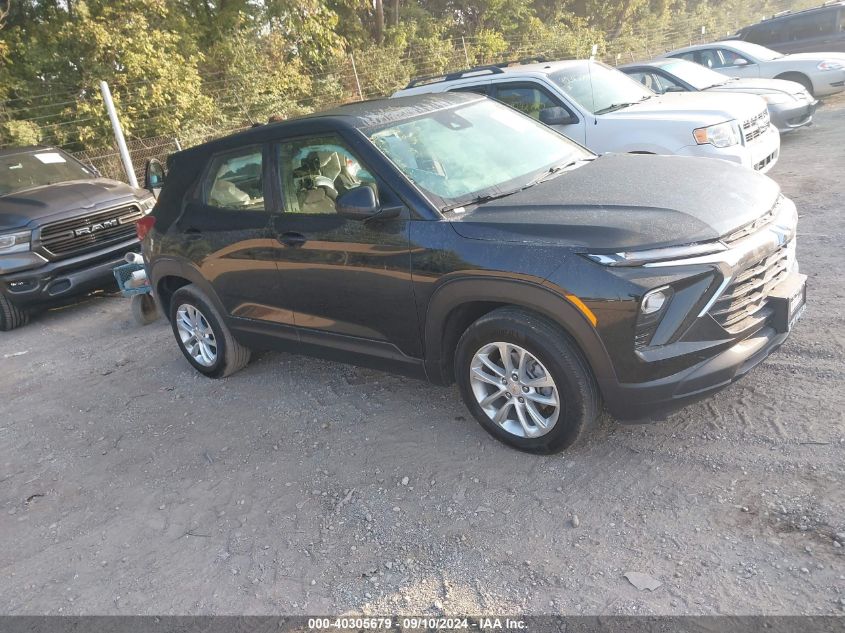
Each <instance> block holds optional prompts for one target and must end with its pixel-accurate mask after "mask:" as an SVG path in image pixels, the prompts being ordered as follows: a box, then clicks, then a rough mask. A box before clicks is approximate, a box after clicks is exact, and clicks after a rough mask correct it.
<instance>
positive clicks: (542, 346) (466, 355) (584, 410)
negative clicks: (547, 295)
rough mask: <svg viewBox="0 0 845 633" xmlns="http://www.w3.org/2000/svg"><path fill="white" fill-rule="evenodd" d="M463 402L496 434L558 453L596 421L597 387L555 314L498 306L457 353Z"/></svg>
mask: <svg viewBox="0 0 845 633" xmlns="http://www.w3.org/2000/svg"><path fill="white" fill-rule="evenodd" d="M455 375H456V376H457V381H458V385H459V387H460V389H461V395H462V396H463V399H464V402H465V403H466V405H467V407H468V408H469V410H470V412H472V414H473V416H475V418H476V419H477V420H478V422H479V423H480V424H481V426H482V427H484V429H485V430H486V431H487V432H488V433H490V434H491V435H492V436H493V437H495V438H497V439H499V440H501V441H502V442H504V443H506V444H509V445H510V446H513V447H514V448H517V449H519V450H522V451H527V452H531V453H554V452H557V451H561V450H563V449H565V448H567V447H569V446H571V445H572V444H574V443H575V442H576V441H577V440H578V439H579V438H580V437H581V436H582V435H583V434H584V432H585V431H586V430H587V429H588V428H589V427H590V426H591V425H592V424H593V422H594V420H595V418H596V415H597V412H598V408H599V403H598V391H597V389H596V386H595V382H594V379H593V377H592V374H591V373H590V371H589V369H588V367H587V365H586V362H585V361H584V360H583V358H582V357H581V354H580V352H579V351H578V349H577V347H576V346H575V345H574V343H572V342H571V340H570V339H569V338H568V336H567V335H566V333H565V332H563V331H562V330H561V329H560V328H559V327H558V326H557V325H555V324H554V323H552V322H551V321H549V320H547V319H545V318H543V317H541V316H538V315H535V314H533V313H531V312H528V311H525V310H522V309H519V308H499V309H497V310H494V311H493V312H491V313H489V314H487V315H485V316H483V317H482V318H480V319H479V320H478V321H476V322H475V323H473V324H472V325H471V326H470V327H469V328H468V329H467V331H466V332H464V334H463V336H462V337H461V340H460V341H459V343H458V348H457V350H456V355H455Z"/></svg>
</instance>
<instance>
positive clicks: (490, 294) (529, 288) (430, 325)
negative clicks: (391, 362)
mask: <svg viewBox="0 0 845 633" xmlns="http://www.w3.org/2000/svg"><path fill="white" fill-rule="evenodd" d="M473 302H492V303H501V304H507V305H514V306H519V307H524V308H526V309H528V310H531V311H532V312H536V313H538V314H542V315H543V316H545V317H547V318H548V319H550V320H552V321H553V322H554V323H556V324H557V325H559V326H560V327H561V328H563V330H564V331H565V332H566V333H567V334H568V335H569V336H570V337H571V338H572V339H573V341H574V342H575V344H576V345H577V346H578V348H579V349H580V351H581V353H582V354H583V355H584V358H585V359H586V361H587V362H588V364H589V365H590V367H591V368H592V370H593V374H594V376H595V377H596V380H597V381H598V383H599V386H600V387H602V388H603V387H604V385H612V384H613V382H614V381H616V375H615V372H614V371H613V366H612V365H611V362H610V357H609V355H608V354H607V351H606V350H605V348H604V344H603V343H602V342H601V339H600V338H599V336H598V333H597V332H596V330H595V329H594V328H593V327H592V325H591V324H590V323H589V321H588V320H587V318H586V317H585V316H584V315H583V314H582V313H581V312H580V311H579V310H578V309H577V308H576V307H575V306H574V305H573V304H572V303H570V302H569V301H568V300H567V299H566V298H565V297H564V296H562V295H560V294H558V293H557V292H555V291H554V290H552V289H551V288H549V287H547V286H545V285H543V282H542V281H537V282H535V281H526V280H514V279H505V278H492V279H491V278H490V277H484V276H476V275H472V276H466V277H461V278H458V279H453V280H449V281H447V282H445V283H444V284H443V285H441V286H440V287H439V288H438V289H437V290H436V291H435V293H434V294H433V295H432V297H431V300H430V302H429V305H428V309H427V311H426V318H425V332H424V336H425V367H426V373H427V375H428V377H429V379H430V380H431V381H432V382H435V383H438V384H446V383H448V382H449V376H450V374H451V368H450V367H449V365H450V364H451V362H452V360H453V359H452V355H451V351H452V350H451V349H445V348H444V342H445V340H446V338H445V337H446V335H447V333H448V330H447V328H448V322H449V316H450V314H452V313H453V311H454V310H455V309H456V308H459V307H460V306H461V305H464V304H469V303H473Z"/></svg>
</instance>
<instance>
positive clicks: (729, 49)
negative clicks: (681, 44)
mask: <svg viewBox="0 0 845 633" xmlns="http://www.w3.org/2000/svg"><path fill="white" fill-rule="evenodd" d="M664 57H677V58H679V59H686V60H687V61H691V62H695V63H696V64H701V65H702V66H706V67H707V68H712V69H713V70H715V71H717V72H720V73H722V74H723V75H727V76H729V77H764V78H769V79H788V80H789V81H795V82H797V83H799V84H801V85H802V86H804V87H805V88H806V89H807V91H808V92H809V93H810V94H812V95H813V96H815V97H826V96H828V95H832V94H836V93H837V92H842V91H843V90H845V53H797V54H795V55H784V54H783V53H778V52H777V51H773V50H772V49H770V48H766V47H765V46H760V45H759V44H754V43H752V42H742V41H740V40H726V41H724V42H713V43H712V44H699V45H698V46H687V47H686V48H679V49H678V50H676V51H672V52H671V53H666V54H665V55H664Z"/></svg>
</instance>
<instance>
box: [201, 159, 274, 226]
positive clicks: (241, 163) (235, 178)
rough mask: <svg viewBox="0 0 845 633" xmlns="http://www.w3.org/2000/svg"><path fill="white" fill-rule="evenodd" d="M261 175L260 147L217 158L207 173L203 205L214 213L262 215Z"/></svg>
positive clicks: (262, 162) (262, 167) (262, 181)
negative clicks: (223, 210)
mask: <svg viewBox="0 0 845 633" xmlns="http://www.w3.org/2000/svg"><path fill="white" fill-rule="evenodd" d="M263 175H264V161H263V158H262V148H261V146H252V147H248V148H244V149H241V150H237V151H234V152H229V153H226V154H223V155H220V156H217V157H215V158H214V159H213V160H212V161H211V165H210V167H209V170H208V175H207V179H206V183H205V186H204V188H203V197H204V200H203V202H204V203H205V204H207V205H208V206H210V207H216V208H218V209H230V210H239V209H243V210H250V211H263V210H265V206H264V178H263Z"/></svg>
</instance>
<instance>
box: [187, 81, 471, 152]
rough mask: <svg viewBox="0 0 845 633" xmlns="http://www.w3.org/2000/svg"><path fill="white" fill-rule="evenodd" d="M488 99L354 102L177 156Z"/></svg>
mask: <svg viewBox="0 0 845 633" xmlns="http://www.w3.org/2000/svg"><path fill="white" fill-rule="evenodd" d="M483 99H486V97H484V96H482V95H477V94H472V93H466V92H445V93H438V94H421V95H411V96H407V97H396V98H395V99H372V100H369V101H353V102H351V103H347V104H344V105H341V106H337V107H335V108H332V109H330V110H325V111H322V112H315V113H312V114H307V115H304V116H301V117H296V118H293V119H288V120H287V121H280V122H278V123H267V124H265V125H256V126H254V127H251V128H248V129H246V130H243V131H241V132H237V133H235V134H230V135H228V136H224V137H221V138H218V139H214V140H211V141H208V142H206V143H202V144H200V145H195V146H193V147H190V148H188V149H186V150H184V151H183V152H177V154H174V156H178V155H179V154H188V153H194V152H197V153H205V152H216V151H221V150H226V149H227V148H228V147H230V146H231V147H237V146H241V145H247V144H249V143H256V144H258V143H262V142H264V141H266V140H267V138H268V136H270V137H272V136H276V135H277V134H279V133H283V130H286V129H288V128H290V129H291V131H293V130H296V133H302V132H306V133H307V131H306V130H303V128H306V127H307V124H308V122H313V121H316V120H321V121H325V122H333V123H334V124H335V125H337V127H351V128H356V129H361V128H368V127H374V126H377V125H386V124H390V123H393V122H396V121H404V120H408V119H412V118H415V117H418V116H421V115H424V114H429V113H431V112H437V111H438V110H445V109H447V108H453V107H455V106H457V105H460V104H463V103H472V102H474V101H481V100H483Z"/></svg>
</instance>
